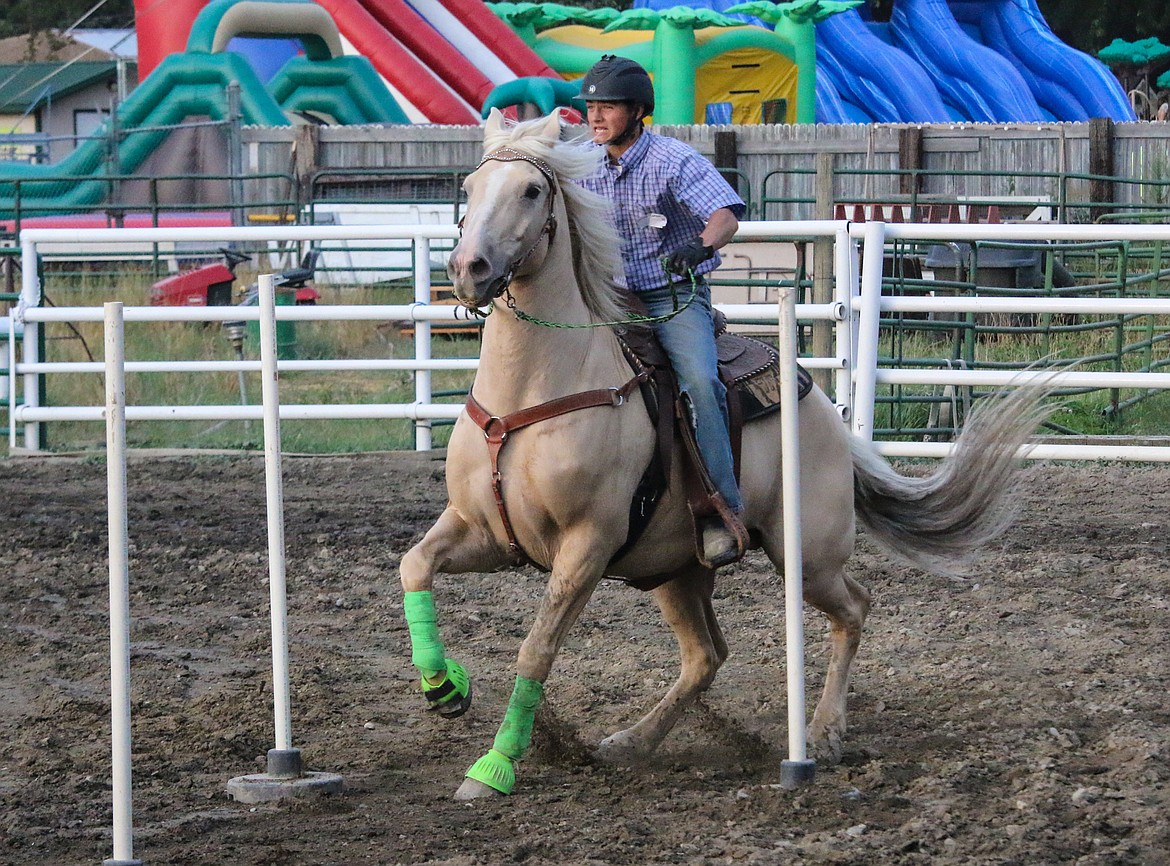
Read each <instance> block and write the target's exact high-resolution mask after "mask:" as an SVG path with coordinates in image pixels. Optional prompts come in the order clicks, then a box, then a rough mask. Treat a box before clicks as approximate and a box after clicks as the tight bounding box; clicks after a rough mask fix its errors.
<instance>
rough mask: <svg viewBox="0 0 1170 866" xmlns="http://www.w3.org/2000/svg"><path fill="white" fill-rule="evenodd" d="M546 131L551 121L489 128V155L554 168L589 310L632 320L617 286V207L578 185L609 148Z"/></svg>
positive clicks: (603, 317) (619, 265) (605, 318)
mask: <svg viewBox="0 0 1170 866" xmlns="http://www.w3.org/2000/svg"><path fill="white" fill-rule="evenodd" d="M547 129H548V119H547V118H538V119H536V120H526V121H522V122H520V123H499V124H491V123H489V124H488V126H487V128H486V129H485V132H484V138H483V148H484V153H491V152H492V151H493V150H498V149H499V148H501V147H510V148H512V149H513V150H517V151H519V152H521V153H526V154H528V155H529V156H533V157H536V158H537V159H540V160H543V161H544V162H546V163H548V164H549V166H550V167H551V168H552V170H553V172H554V173H555V174H556V176H557V179H558V180H559V181H560V184H559V186H560V190H561V193H562V194H563V196H564V200H565V210H566V211H567V212H568V218H569V236H570V238H571V239H572V247H573V268H574V270H575V271H576V274H577V282H578V284H579V285H580V287H581V296H582V298H584V300H585V305H586V306H587V307H588V308H589V311H590V312H591V313H593V315H594V316H595V317H596V320H597V321H601V322H616V321H624V320H626V319H627V317H628V316H629V306H628V303H627V300H626V294H625V292H623V290H622V289H621V288H619V286H618V285H617V284H616V283H615V282H614V277H615V276H616V275H617V274H620V273H622V261H621V241H620V239H619V238H618V234H617V231H616V230H615V229H614V227H613V220H612V219H611V217H610V210H611V207H612V206H611V204H610V202H609V200H608V199H606V198H605V197H604V196H600V195H597V194H596V193H593V192H590V191H589V190H587V189H585V188H584V187H582V186H581V185H580V184H578V183H576V181H578V180H580V179H582V178H585V177H589V176H590V175H592V174H593V173H594V171H596V170H597V166H598V164H599V163H600V161H601V160H602V159H603V158H604V157H605V149H604V148H601V147H595V146H593V145H592V144H590V143H589V142H588V141H587V140H585V139H576V140H573V141H562V140H561V139H560V138H559V137H558V138H556V139H551V138H549V137H548V135H547V132H546V130H547Z"/></svg>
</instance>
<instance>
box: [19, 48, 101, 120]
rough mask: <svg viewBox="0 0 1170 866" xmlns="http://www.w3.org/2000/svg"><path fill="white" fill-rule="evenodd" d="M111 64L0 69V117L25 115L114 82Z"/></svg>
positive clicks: (56, 64) (51, 64) (71, 64)
mask: <svg viewBox="0 0 1170 866" xmlns="http://www.w3.org/2000/svg"><path fill="white" fill-rule="evenodd" d="M117 77H118V64H117V61H114V60H102V61H99V62H96V63H95V62H86V61H78V62H76V63H14V64H4V65H0V114H24V113H25V112H26V111H28V110H29V109H30V108H35V107H36V106H38V105H40V104H42V103H44V102H49V101H51V100H52V99H54V98H57V97H61V96H66V95H68V94H70V93H74V92H76V91H78V90H84V89H85V88H87V87H92V86H93V85H95V84H102V83H105V82H111V81H116V80H117Z"/></svg>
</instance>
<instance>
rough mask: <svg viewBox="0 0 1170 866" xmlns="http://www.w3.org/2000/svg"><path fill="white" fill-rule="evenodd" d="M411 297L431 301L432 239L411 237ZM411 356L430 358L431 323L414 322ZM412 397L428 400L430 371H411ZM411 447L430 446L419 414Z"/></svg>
mask: <svg viewBox="0 0 1170 866" xmlns="http://www.w3.org/2000/svg"><path fill="white" fill-rule="evenodd" d="M414 301H415V303H416V304H428V305H429V304H430V302H431V241H430V238H425V237H418V238H415V239H414ZM414 359H415V361H418V362H424V361H429V360H431V323H430V322H423V321H419V322H416V323H415V325H414ZM414 401H415V403H418V404H420V405H424V406H425V405H426V404H428V403H430V402H431V372H430V370H423V369H419V370H417V371H416V372H415V374H414ZM414 450H415V451H430V450H431V422H430V420H429V419H425V418H420V419H418V420H416V421H415V422H414Z"/></svg>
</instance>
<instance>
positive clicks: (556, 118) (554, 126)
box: [540, 109, 561, 141]
mask: <svg viewBox="0 0 1170 866" xmlns="http://www.w3.org/2000/svg"><path fill="white" fill-rule="evenodd" d="M540 132H541V137H542V138H549V139H552V140H553V141H557V140H558V139H560V137H561V112H560V109H553V113H552V114H550V115H549V116H548V117H546V118H545V119H544V128H543V129H542V130H541V131H540Z"/></svg>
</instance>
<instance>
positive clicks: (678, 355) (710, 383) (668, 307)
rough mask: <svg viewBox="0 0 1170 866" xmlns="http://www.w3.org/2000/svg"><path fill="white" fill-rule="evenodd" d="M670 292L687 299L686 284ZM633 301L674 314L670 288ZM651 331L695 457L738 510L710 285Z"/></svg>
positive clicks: (701, 287)
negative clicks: (680, 403)
mask: <svg viewBox="0 0 1170 866" xmlns="http://www.w3.org/2000/svg"><path fill="white" fill-rule="evenodd" d="M675 291H676V294H677V298H678V304H679V306H680V307H681V306H683V305H684V304H686V303H687V300H688V299H689V298H690V297H691V286H690V285H689V283H686V282H684V283H676V284H675ZM638 298H639V299H640V300H641V301H642V302H643V303H644V304H645V305H646V307H647V308H648V309H649V311H650V315H652V316H665V315H668V314H669V313H670V312H672V311H673V310H674V298H673V297H672V296H671V288H670V286H663V287H662V288H659V289H651V290H649V291H646V292H638ZM654 332H655V333H656V334H657V335H658V340H659V342H660V343H662V348H663V349H665V350H666V354H667V356H668V357H669V358H670V363H671V365H672V366H673V367H674V373H675V375H676V376H677V377H678V385H679V390H680V391H682V393H683V395H684V396H685V397H686V399H687V402H688V403H689V404H690V408H691V422H692V424H693V425H694V428H695V438H696V439H697V440H698V443H699V453H700V454H701V455H702V457H703V462H704V463H705V464H706V465H707V472H708V473H709V474H710V476H711V481H712V482H713V483H714V484H715V489H716V490H718V491H719V492H720V493H721V494H723V498H724V499H725V500H726V501H727V504H728V505H729V506H730V507H731V509H732V510H733V511H736V512H739V511H741V510H742V509H743V502H742V500H741V499H740V496H739V487H738V485H736V483H735V463H734V460H733V458H732V456H731V441H730V439H729V438H728V436H727V389H726V388H725V387H724V385H723V383H722V382H721V381H719V369H718V365H719V361H718V357H717V356H716V354H715V339H714V336H713V334H714V324H713V320H712V314H711V287H710V286H708V285H707V283H706V282H705V281H703V280H700V281H699V284H698V286H697V288H696V291H695V297H694V300H693V301H691V303H690V305H689V306H687V307H686V309H684V310H683V311H682V312H681V313H679V314H678V315H677V316H675V317H674V318H672V319H669V320H668V321H665V322H661V323H659V324H657V325H654Z"/></svg>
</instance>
